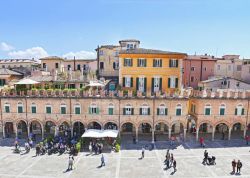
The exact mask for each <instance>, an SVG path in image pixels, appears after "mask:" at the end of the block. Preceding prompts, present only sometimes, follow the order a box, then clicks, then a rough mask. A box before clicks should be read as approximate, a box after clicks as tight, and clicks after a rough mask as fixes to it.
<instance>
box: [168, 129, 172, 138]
mask: <svg viewBox="0 0 250 178" xmlns="http://www.w3.org/2000/svg"><path fill="white" fill-rule="evenodd" d="M170 138H171V128H169V129H168V139H169V140H170Z"/></svg>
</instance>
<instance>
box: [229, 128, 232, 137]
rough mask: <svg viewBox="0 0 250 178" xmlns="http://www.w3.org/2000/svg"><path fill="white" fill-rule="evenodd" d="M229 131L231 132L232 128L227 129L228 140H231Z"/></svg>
mask: <svg viewBox="0 0 250 178" xmlns="http://www.w3.org/2000/svg"><path fill="white" fill-rule="evenodd" d="M231 131H232V128H229V129H228V140H230V139H231Z"/></svg>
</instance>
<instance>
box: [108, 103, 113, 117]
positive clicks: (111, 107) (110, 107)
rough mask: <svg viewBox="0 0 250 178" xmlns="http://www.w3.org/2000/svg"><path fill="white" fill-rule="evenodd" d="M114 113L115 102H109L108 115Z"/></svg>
mask: <svg viewBox="0 0 250 178" xmlns="http://www.w3.org/2000/svg"><path fill="white" fill-rule="evenodd" d="M113 114H114V105H113V104H109V107H108V115H113Z"/></svg>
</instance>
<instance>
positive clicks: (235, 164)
mask: <svg viewBox="0 0 250 178" xmlns="http://www.w3.org/2000/svg"><path fill="white" fill-rule="evenodd" d="M232 167H233V171H232V173H231V174H235V168H237V171H236V174H240V170H241V168H242V162H241V161H240V160H238V162H236V161H235V159H234V160H233V161H232Z"/></svg>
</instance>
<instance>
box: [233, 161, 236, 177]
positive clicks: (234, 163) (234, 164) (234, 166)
mask: <svg viewBox="0 0 250 178" xmlns="http://www.w3.org/2000/svg"><path fill="white" fill-rule="evenodd" d="M232 167H233V172H232V173H233V174H234V173H235V168H236V161H235V159H234V160H233V161H232Z"/></svg>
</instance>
